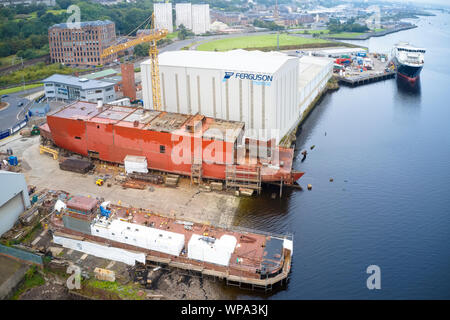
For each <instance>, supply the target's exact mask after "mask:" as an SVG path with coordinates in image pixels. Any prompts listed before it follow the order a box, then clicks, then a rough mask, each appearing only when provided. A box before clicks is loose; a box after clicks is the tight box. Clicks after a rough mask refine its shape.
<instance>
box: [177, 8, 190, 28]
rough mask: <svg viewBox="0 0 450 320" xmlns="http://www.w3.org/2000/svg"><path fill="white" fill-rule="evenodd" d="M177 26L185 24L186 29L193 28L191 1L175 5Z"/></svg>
mask: <svg viewBox="0 0 450 320" xmlns="http://www.w3.org/2000/svg"><path fill="white" fill-rule="evenodd" d="M175 15H176V19H175V21H176V26H177V28H178V27H179V26H180V25H184V26H185V27H186V29H190V30H191V29H192V5H191V3H177V4H176V5H175Z"/></svg>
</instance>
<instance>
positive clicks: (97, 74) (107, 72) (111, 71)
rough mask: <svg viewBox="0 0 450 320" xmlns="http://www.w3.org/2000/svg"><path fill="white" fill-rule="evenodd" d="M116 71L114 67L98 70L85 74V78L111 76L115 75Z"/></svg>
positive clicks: (94, 78) (93, 78)
mask: <svg viewBox="0 0 450 320" xmlns="http://www.w3.org/2000/svg"><path fill="white" fill-rule="evenodd" d="M116 74H117V71H116V70H114V69H105V70H102V71H99V72H93V73H90V74H87V75H85V77H86V78H87V79H91V80H96V79H100V78H104V77H108V76H113V75H116Z"/></svg>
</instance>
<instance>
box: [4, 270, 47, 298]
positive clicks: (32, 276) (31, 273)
mask: <svg viewBox="0 0 450 320" xmlns="http://www.w3.org/2000/svg"><path fill="white" fill-rule="evenodd" d="M44 283H45V280H44V277H42V275H41V274H40V273H39V272H38V271H37V267H36V266H31V267H30V269H28V271H27V272H26V274H25V280H24V281H23V282H22V284H21V285H20V286H19V288H18V289H17V290H16V292H15V293H14V295H13V296H12V297H11V300H17V299H18V298H19V297H20V296H21V295H22V294H23V293H25V292H27V291H28V290H30V289H31V288H34V287H39V286H42V285H43V284H44Z"/></svg>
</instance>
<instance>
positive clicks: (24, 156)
mask: <svg viewBox="0 0 450 320" xmlns="http://www.w3.org/2000/svg"><path fill="white" fill-rule="evenodd" d="M7 148H12V150H13V152H14V154H15V155H17V156H18V157H19V159H21V160H22V169H23V170H22V173H23V174H24V175H25V178H26V180H27V183H28V184H31V185H34V186H36V187H37V189H38V190H39V189H43V188H48V189H51V190H64V191H67V192H70V193H72V194H77V195H86V196H87V195H91V196H95V197H103V198H104V199H105V200H109V201H111V202H113V203H118V201H119V200H120V201H121V204H122V205H129V206H133V207H138V208H148V209H151V210H153V211H154V212H156V213H159V214H161V215H165V216H176V218H179V219H183V220H190V221H194V222H199V223H205V222H208V223H211V224H214V225H223V226H231V225H232V223H233V219H234V215H235V212H236V209H237V207H238V205H239V198H238V197H235V196H234V195H231V194H228V193H218V192H201V191H199V189H198V187H197V186H190V185H189V180H188V179H180V183H179V185H178V187H177V188H171V187H164V186H159V185H156V186H154V191H153V192H152V191H150V190H149V189H148V188H147V189H144V190H137V189H123V188H122V186H121V185H120V184H116V183H113V184H112V186H111V187H107V186H106V185H103V186H101V187H99V186H97V185H96V184H95V180H96V177H95V175H82V174H78V173H73V172H68V171H63V170H60V169H59V164H58V161H55V160H53V158H52V157H51V156H50V155H47V154H43V155H41V154H39V137H38V136H35V137H30V138H23V137H20V136H18V137H17V136H15V137H13V138H9V139H6V141H2V142H1V143H0V151H5V150H6V149H7Z"/></svg>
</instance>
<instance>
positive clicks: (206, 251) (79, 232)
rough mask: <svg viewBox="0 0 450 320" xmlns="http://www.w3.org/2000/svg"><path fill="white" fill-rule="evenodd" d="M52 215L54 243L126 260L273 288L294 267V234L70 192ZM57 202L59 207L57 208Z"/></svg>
mask: <svg viewBox="0 0 450 320" xmlns="http://www.w3.org/2000/svg"><path fill="white" fill-rule="evenodd" d="M65 198H66V199H68V200H67V201H66V202H62V201H61V200H58V201H59V202H60V203H59V204H58V205H57V206H58V210H57V211H56V209H55V212H54V214H53V215H52V216H51V220H50V221H51V222H50V229H51V230H52V234H53V242H54V243H56V244H61V245H63V246H64V247H67V248H72V249H75V250H78V251H82V252H85V253H88V254H92V255H96V256H100V257H105V258H108V259H113V260H118V261H123V262H126V263H128V264H135V262H136V261H138V262H141V263H148V262H149V263H152V264H155V263H156V264H159V265H161V266H164V267H165V266H167V267H170V268H178V269H184V270H186V271H189V272H194V274H198V275H201V276H203V275H206V276H212V277H215V278H219V279H223V280H226V283H227V284H228V285H238V286H240V287H241V286H242V285H245V287H248V286H250V287H251V288H252V289H257V288H262V289H264V290H266V291H267V290H271V289H272V287H273V285H275V284H285V283H286V282H287V281H288V277H289V274H290V271H291V258H292V253H293V236H292V235H275V234H269V233H262V232H260V231H252V230H247V229H242V228H240V229H238V228H228V227H218V226H213V225H209V224H199V223H194V222H189V221H183V220H177V219H176V218H169V217H164V216H161V215H159V214H158V213H156V212H153V211H152V210H149V209H138V208H132V207H123V206H120V205H111V204H110V202H102V203H100V202H99V201H98V200H97V199H95V198H92V197H84V196H72V195H70V194H67V197H65ZM57 206H56V205H55V208H56V207H57Z"/></svg>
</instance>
